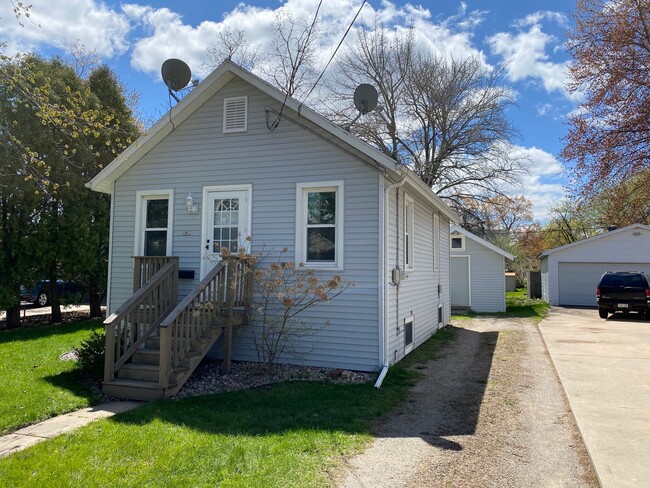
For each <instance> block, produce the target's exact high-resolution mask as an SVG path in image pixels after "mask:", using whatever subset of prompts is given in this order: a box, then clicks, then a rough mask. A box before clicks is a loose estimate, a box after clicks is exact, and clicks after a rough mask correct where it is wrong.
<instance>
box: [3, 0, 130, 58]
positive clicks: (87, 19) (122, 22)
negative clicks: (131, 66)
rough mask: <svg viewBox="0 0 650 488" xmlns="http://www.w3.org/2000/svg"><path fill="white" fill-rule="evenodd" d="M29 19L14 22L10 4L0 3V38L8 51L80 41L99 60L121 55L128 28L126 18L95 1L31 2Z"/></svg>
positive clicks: (59, 45)
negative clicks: (95, 54)
mask: <svg viewBox="0 0 650 488" xmlns="http://www.w3.org/2000/svg"><path fill="white" fill-rule="evenodd" d="M26 3H29V4H31V5H32V7H31V8H30V10H29V14H30V17H29V19H25V18H24V17H22V18H21V21H22V24H23V25H22V26H21V25H20V24H19V22H18V21H16V20H15V18H14V15H13V13H12V11H11V3H10V2H1V3H0V19H2V20H1V22H0V38H2V39H5V40H7V43H8V52H9V53H15V52H19V51H21V52H26V51H37V50H38V49H39V48H40V47H43V46H54V47H57V48H64V47H65V44H66V43H67V44H74V43H75V42H76V41H79V42H80V43H81V44H83V45H84V46H85V47H86V48H87V49H88V50H95V51H96V52H97V54H99V55H100V56H102V57H109V58H110V57H113V56H116V55H119V54H122V53H124V52H125V51H126V50H127V48H128V44H127V40H126V36H127V35H128V33H129V30H130V26H129V23H128V20H127V19H126V17H125V16H124V15H123V14H122V13H121V12H117V11H115V10H111V9H110V8H108V7H107V6H106V5H105V4H103V3H100V2H98V1H96V0H33V1H30V2H26Z"/></svg>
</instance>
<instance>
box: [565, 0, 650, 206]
mask: <svg viewBox="0 0 650 488" xmlns="http://www.w3.org/2000/svg"><path fill="white" fill-rule="evenodd" d="M574 18H575V27H574V29H573V31H572V32H570V33H569V35H568V38H569V44H568V46H569V51H570V52H571V54H572V55H573V57H574V58H575V62H574V64H573V66H572V67H571V71H570V72H571V76H572V82H571V85H570V88H571V89H572V90H573V91H574V92H576V93H581V94H584V97H585V98H584V101H583V102H582V103H581V104H580V110H578V111H576V114H575V115H574V116H572V117H571V118H570V129H569V133H568V135H567V136H566V138H565V142H566V145H565V147H564V149H563V151H562V157H564V158H565V159H566V160H573V161H575V168H576V175H577V178H576V184H577V185H578V186H579V187H580V188H581V191H582V194H583V196H590V195H594V194H597V193H598V192H600V191H601V190H603V189H605V188H607V187H609V186H612V185H617V184H620V183H624V182H626V181H627V180H629V179H631V178H635V177H636V176H638V175H639V174H640V173H642V172H645V171H648V168H649V167H650V0H613V1H611V0H577V2H576V10H575V14H574Z"/></svg>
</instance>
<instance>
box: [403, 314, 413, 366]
mask: <svg viewBox="0 0 650 488" xmlns="http://www.w3.org/2000/svg"><path fill="white" fill-rule="evenodd" d="M409 322H410V323H411V343H410V344H406V342H404V355H405V356H406V355H407V354H408V353H410V352H411V351H412V350H413V345H414V344H415V315H413V314H411V315H409V316H407V317H404V340H405V341H406V324H408V323H409Z"/></svg>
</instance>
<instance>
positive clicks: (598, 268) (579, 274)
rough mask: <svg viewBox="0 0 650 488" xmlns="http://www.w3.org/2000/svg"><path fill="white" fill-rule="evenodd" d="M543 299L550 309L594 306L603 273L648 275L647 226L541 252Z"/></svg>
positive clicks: (649, 229)
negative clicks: (555, 307)
mask: <svg viewBox="0 0 650 488" xmlns="http://www.w3.org/2000/svg"><path fill="white" fill-rule="evenodd" d="M540 258H541V272H542V273H541V274H542V297H543V298H544V300H546V301H548V302H549V303H550V304H551V305H566V306H585V307H595V306H596V287H597V286H598V280H599V279H600V277H601V276H602V274H603V273H604V272H605V271H639V270H640V271H645V272H646V273H647V274H650V226H647V225H643V224H634V225H630V226H628V227H623V228H621V229H616V230H613V231H610V232H606V233H603V234H600V235H597V236H595V237H590V238H589V239H584V240H582V241H577V242H573V243H571V244H567V245H565V246H560V247H556V248H554V249H549V250H548V251H544V252H543V253H542V254H541V256H540Z"/></svg>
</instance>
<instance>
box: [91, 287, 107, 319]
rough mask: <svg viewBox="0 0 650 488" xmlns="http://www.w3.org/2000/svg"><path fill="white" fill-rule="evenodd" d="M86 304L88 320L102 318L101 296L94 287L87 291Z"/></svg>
mask: <svg viewBox="0 0 650 488" xmlns="http://www.w3.org/2000/svg"><path fill="white" fill-rule="evenodd" d="M88 304H89V305H90V318H93V317H103V316H104V315H103V314H102V294H101V293H100V292H99V290H98V289H97V287H96V286H94V285H91V286H90V288H89V289H88Z"/></svg>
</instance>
